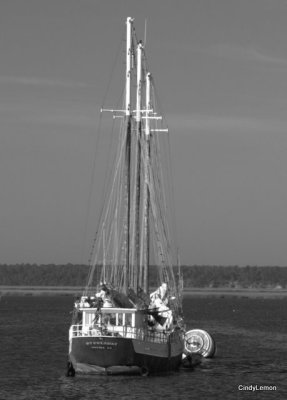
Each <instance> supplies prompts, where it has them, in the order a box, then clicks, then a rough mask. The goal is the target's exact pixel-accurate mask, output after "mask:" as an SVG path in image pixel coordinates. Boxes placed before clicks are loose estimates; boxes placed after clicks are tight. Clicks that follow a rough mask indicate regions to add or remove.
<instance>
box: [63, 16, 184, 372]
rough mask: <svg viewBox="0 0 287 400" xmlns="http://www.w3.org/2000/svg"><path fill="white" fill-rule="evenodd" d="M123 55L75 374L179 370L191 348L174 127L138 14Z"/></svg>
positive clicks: (74, 342) (80, 314) (75, 343)
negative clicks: (167, 121)
mask: <svg viewBox="0 0 287 400" xmlns="http://www.w3.org/2000/svg"><path fill="white" fill-rule="evenodd" d="M125 57H126V63H125V68H126V70H125V90H124V99H123V107H122V109H118V110H110V109H102V110H101V111H102V112H105V111H108V112H111V113H112V115H113V117H114V119H115V122H118V123H119V130H118V131H117V133H116V135H118V139H119V142H118V147H117V152H116V157H115V162H114V170H113V176H112V179H111V182H110V190H109V196H108V197H107V198H106V200H105V204H104V207H103V212H102V215H101V218H100V222H99V226H98V230H97V234H96V239H95V245H94V253H93V257H92V262H91V265H90V274H89V278H88V282H87V285H86V288H85V291H84V293H83V296H82V297H81V298H80V299H78V301H76V303H75V307H74V312H73V321H72V325H71V327H70V330H69V361H68V375H74V374H75V372H82V373H104V374H121V373H140V374H149V373H159V372H168V371H174V370H176V369H178V368H179V366H180V364H181V362H182V356H183V352H184V340H185V331H184V324H183V316H182V307H181V301H182V298H181V291H182V279H181V274H180V269H179V266H178V262H177V260H178V256H177V254H174V253H176V252H177V248H176V246H175V245H174V243H173V240H172V235H171V233H172V230H174V229H175V227H174V226H169V225H168V223H169V221H170V220H171V218H170V214H171V213H172V212H173V211H172V208H170V207H169V205H168V197H169V198H170V197H172V196H171V195H170V193H169V196H168V195H167V194H166V193H165V185H166V182H168V180H170V179H171V176H170V170H169V169H168V168H167V167H166V164H164V162H163V161H162V156H163V154H164V153H166V149H162V148H161V136H165V137H168V130H167V128H166V127H165V126H164V125H163V120H162V117H161V115H159V114H158V113H157V108H156V107H157V104H158V102H157V96H156V92H155V86H154V80H153V77H152V75H151V73H150V71H149V69H148V68H147V61H146V54H145V49H144V45H143V43H142V42H141V41H138V40H137V38H136V35H135V30H134V26H133V19H132V18H127V21H126V56H125ZM133 91H135V93H134V94H133ZM167 143H168V144H169V142H168V140H167ZM167 153H168V152H167ZM168 155H169V154H168ZM166 177H167V178H166ZM99 271H100V272H99Z"/></svg>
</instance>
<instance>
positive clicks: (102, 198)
mask: <svg viewBox="0 0 287 400" xmlns="http://www.w3.org/2000/svg"><path fill="white" fill-rule="evenodd" d="M121 97H123V93H122V94H121ZM118 103H119V102H118ZM118 103H117V104H118ZM101 116H102V114H101ZM114 128H115V120H113V124H112V129H111V133H110V142H109V146H108V149H109V150H108V156H107V159H110V157H111V155H110V153H111V149H112V142H113V137H114ZM98 142H99V140H98ZM98 142H97V147H96V151H98V148H99V145H98ZM115 160H117V157H115ZM114 165H115V164H114ZM113 169H114V166H113V167H112V168H111V171H110V176H111V174H112V172H113ZM95 170H96V166H95V163H94V168H93V173H94V174H93V180H92V183H91V186H92V187H93V186H94V176H95ZM109 180H110V178H109V179H108V168H105V176H104V188H103V190H102V193H101V200H100V209H99V214H98V219H97V223H96V226H97V227H99V226H100V220H101V217H102V215H103V210H104V207H105V204H106V201H105V200H106V197H107V195H108V184H107V182H108V181H109ZM97 234H98V228H97V231H96V234H95V238H94V242H95V241H96V240H97ZM92 250H93V249H92ZM92 257H93V255H92V254H91V258H92Z"/></svg>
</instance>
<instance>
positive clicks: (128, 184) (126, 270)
mask: <svg viewBox="0 0 287 400" xmlns="http://www.w3.org/2000/svg"><path fill="white" fill-rule="evenodd" d="M132 22H133V19H132V18H131V17H128V18H127V33H126V34H127V46H126V108H125V112H126V127H127V133H126V148H125V160H126V165H125V168H126V195H127V235H126V237H127V244H126V265H125V266H124V291H125V292H127V289H128V286H129V282H128V277H129V269H130V208H131V207H130V202H131V199H130V197H131V195H130V192H131V189H130V187H131V182H130V180H131V69H132Z"/></svg>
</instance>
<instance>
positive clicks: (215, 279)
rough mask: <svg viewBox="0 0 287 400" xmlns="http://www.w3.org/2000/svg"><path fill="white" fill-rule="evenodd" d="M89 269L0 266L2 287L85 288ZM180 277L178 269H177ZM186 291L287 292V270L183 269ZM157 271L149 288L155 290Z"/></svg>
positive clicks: (267, 268)
mask: <svg viewBox="0 0 287 400" xmlns="http://www.w3.org/2000/svg"><path fill="white" fill-rule="evenodd" d="M98 268H100V267H98ZM88 273H89V267H88V266H86V265H73V264H66V265H54V264H49V265H47V264H45V265H37V264H17V265H6V264H2V265H0V286H58V287H60V286H80V287H83V286H85V284H86V282H87V278H88ZM174 273H175V276H176V277H177V276H178V268H177V267H176V268H174ZM181 273H182V276H183V282H184V288H186V289H188V288H217V287H218V288H235V289H236V288H257V289H259V288H266V289H270V288H278V289H280V288H282V289H286V288H287V267H278V266H270V267H268V266H264V267H260V266H245V267H239V266H236V265H235V266H234V265H232V266H217V265H216V266H210V265H193V266H182V267H181ZM155 275H156V274H155V268H154V269H152V273H151V274H150V284H151V285H154V286H156V285H157V284H158V282H156V278H155Z"/></svg>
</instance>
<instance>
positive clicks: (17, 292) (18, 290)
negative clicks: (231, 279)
mask: <svg viewBox="0 0 287 400" xmlns="http://www.w3.org/2000/svg"><path fill="white" fill-rule="evenodd" d="M83 290H84V288H83V287H78V286H76V287H73V286H62V287H58V286H0V296H1V295H2V296H53V295H54V296H59V295H62V296H72V295H74V296H81V294H82V292H83ZM183 295H184V297H185V296H189V297H192V296H195V297H200V296H201V297H206V296H213V297H225V296H236V297H249V298H256V297H263V298H265V297H266V298H280V297H287V289H229V288H188V289H184V291H183Z"/></svg>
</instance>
